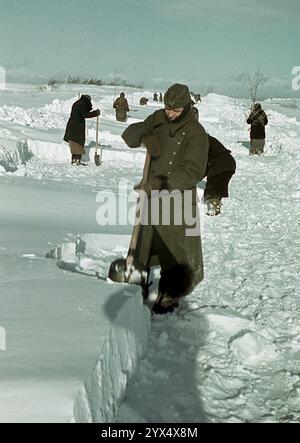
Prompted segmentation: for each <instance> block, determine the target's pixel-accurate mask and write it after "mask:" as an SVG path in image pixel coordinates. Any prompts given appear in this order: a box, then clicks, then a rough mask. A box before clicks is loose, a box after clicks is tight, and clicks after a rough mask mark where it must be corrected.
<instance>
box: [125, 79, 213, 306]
mask: <svg viewBox="0 0 300 443" xmlns="http://www.w3.org/2000/svg"><path fill="white" fill-rule="evenodd" d="M190 102H191V97H190V92H189V89H188V87H187V86H185V85H181V84H175V85H173V86H171V87H170V88H169V89H168V91H167V92H166V94H165V95H164V103H165V109H161V110H158V111H156V112H154V113H153V114H151V115H150V116H149V117H148V118H147V119H146V120H145V121H144V122H141V123H135V124H132V125H130V126H129V127H128V128H127V129H126V130H125V131H124V133H123V134H122V137H123V139H124V140H125V142H126V143H127V145H128V146H129V147H131V148H136V147H139V146H141V144H142V143H143V144H144V145H145V146H146V147H147V148H148V151H150V152H155V153H156V154H155V157H152V160H151V165H150V173H149V179H148V182H147V185H146V188H147V192H148V194H149V193H150V191H152V192H151V195H150V198H149V199H148V212H149V213H150V214H151V201H152V200H153V198H155V195H157V192H156V193H155V192H154V194H153V191H155V190H156V191H162V190H166V191H169V192H172V194H174V193H175V194H177V195H180V196H181V197H182V201H183V206H182V207H181V208H180V209H179V212H180V211H182V213H189V215H190V216H191V218H190V220H191V219H192V221H191V222H190V221H187V220H186V218H185V217H182V218H183V220H182V221H181V224H176V223H175V219H176V217H177V216H178V215H179V214H178V208H176V209H175V204H174V205H173V206H172V205H171V208H170V212H171V214H170V224H168V225H165V224H163V223H162V222H161V220H160V221H159V223H158V224H153V223H151V221H150V223H149V224H145V225H143V226H141V229H140V233H139V238H138V245H137V250H136V257H135V258H136V260H137V261H138V262H139V263H141V264H142V265H143V266H145V267H146V268H147V267H151V266H154V265H157V264H159V265H160V266H161V279H160V282H159V297H158V300H157V302H156V304H155V306H154V311H155V312H160V313H162V312H166V311H168V310H172V309H174V306H176V304H177V303H178V300H179V298H180V297H182V296H185V295H187V294H188V293H190V292H191V291H192V289H193V288H194V287H195V286H196V285H197V284H198V283H199V282H200V281H201V280H202V279H203V260H202V246H201V236H200V226H199V223H197V222H195V220H198V221H199V218H198V216H199V214H198V206H197V192H196V185H197V183H198V182H199V181H200V180H201V179H202V178H203V177H204V175H205V171H206V164H207V152H208V137H207V134H206V132H205V130H204V128H203V127H202V126H201V125H200V123H199V122H197V121H196V120H195V118H194V115H193V112H192V110H191V104H190ZM158 147H160V155H159V156H158V155H157V148H158ZM187 191H188V192H187ZM185 192H187V193H189V196H190V199H185V198H184V193H185ZM162 200H163V197H162ZM188 200H189V201H188ZM162 204H163V203H162ZM163 209H164V207H163V206H162V210H163ZM176 211H177V212H176ZM160 215H161V214H160ZM195 224H196V225H197V226H196V228H195ZM189 228H192V229H191V231H193V234H191V231H189Z"/></svg>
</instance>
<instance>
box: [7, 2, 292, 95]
mask: <svg viewBox="0 0 300 443" xmlns="http://www.w3.org/2000/svg"><path fill="white" fill-rule="evenodd" d="M299 17H300V1H299V0H265V1H263V0H261V1H257V0H210V1H206V0H0V41H1V45H0V65H1V66H5V67H7V75H8V79H9V78H10V77H11V78H12V79H13V78H15V77H17V76H19V77H20V76H21V77H22V76H23V77H24V76H26V77H27V78H28V77H30V76H39V77H40V76H41V77H42V76H44V77H45V78H46V77H52V76H56V77H57V76H66V75H68V74H71V75H77V74H79V75H83V76H87V77H90V76H96V77H99V78H109V77H113V76H114V75H115V73H117V74H119V75H120V76H121V77H124V78H125V79H128V80H130V81H136V82H143V83H144V84H145V86H147V87H148V88H152V89H156V88H159V87H164V86H165V85H168V84H170V83H172V82H173V81H182V82H186V83H188V84H189V85H190V86H191V88H192V89H195V90H196V89H197V88H198V89H199V88H200V89H205V88H208V87H212V88H214V90H216V91H217V92H223V93H225V94H226V93H229V94H230V93H234V92H237V93H242V92H243V90H244V92H245V82H244V81H241V80H239V79H240V78H241V76H242V74H243V73H253V72H254V71H255V70H256V69H257V68H260V69H261V70H262V71H263V73H264V74H266V75H267V76H269V80H268V83H267V84H266V86H265V87H266V88H269V89H270V91H271V92H270V93H271V94H272V91H273V94H274V95H277V96H278V95H280V94H281V95H289V93H290V94H291V95H292V94H293V91H292V88H291V81H292V75H291V70H292V68H293V66H298V65H300V45H299V41H300V23H299ZM294 94H296V93H295V92H294Z"/></svg>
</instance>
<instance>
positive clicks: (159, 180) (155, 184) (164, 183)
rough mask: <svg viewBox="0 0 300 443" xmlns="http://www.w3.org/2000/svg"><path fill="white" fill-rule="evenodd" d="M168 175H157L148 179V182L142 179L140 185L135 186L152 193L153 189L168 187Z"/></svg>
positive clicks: (137, 188)
mask: <svg viewBox="0 0 300 443" xmlns="http://www.w3.org/2000/svg"><path fill="white" fill-rule="evenodd" d="M168 187H169V184H168V177H166V176H164V175H156V176H154V177H152V178H151V179H149V180H148V182H147V183H144V182H143V181H141V183H139V184H138V185H136V186H135V187H134V189H135V190H136V191H139V190H143V191H145V192H146V194H148V195H150V194H151V191H162V190H164V189H168Z"/></svg>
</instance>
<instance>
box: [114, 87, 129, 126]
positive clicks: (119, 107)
mask: <svg viewBox="0 0 300 443" xmlns="http://www.w3.org/2000/svg"><path fill="white" fill-rule="evenodd" d="M113 108H114V109H115V110H116V119H117V120H118V121H119V122H126V120H127V112H128V111H129V106H128V102H127V100H126V98H125V94H124V92H121V94H120V97H118V98H117V99H116V100H115V101H114V104H113Z"/></svg>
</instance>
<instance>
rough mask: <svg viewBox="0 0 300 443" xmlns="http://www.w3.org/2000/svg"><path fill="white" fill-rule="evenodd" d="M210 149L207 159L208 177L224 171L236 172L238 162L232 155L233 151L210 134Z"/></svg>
mask: <svg viewBox="0 0 300 443" xmlns="http://www.w3.org/2000/svg"><path fill="white" fill-rule="evenodd" d="M208 142H209V150H208V161H207V170H206V174H205V175H206V176H207V178H210V177H214V176H216V175H219V174H222V173H223V172H227V171H231V172H235V170H236V162H235V160H234V158H233V157H232V155H231V151H229V149H226V148H225V146H224V145H223V144H222V143H221V142H220V141H219V140H218V139H216V138H215V137H212V136H211V135H209V136H208Z"/></svg>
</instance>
